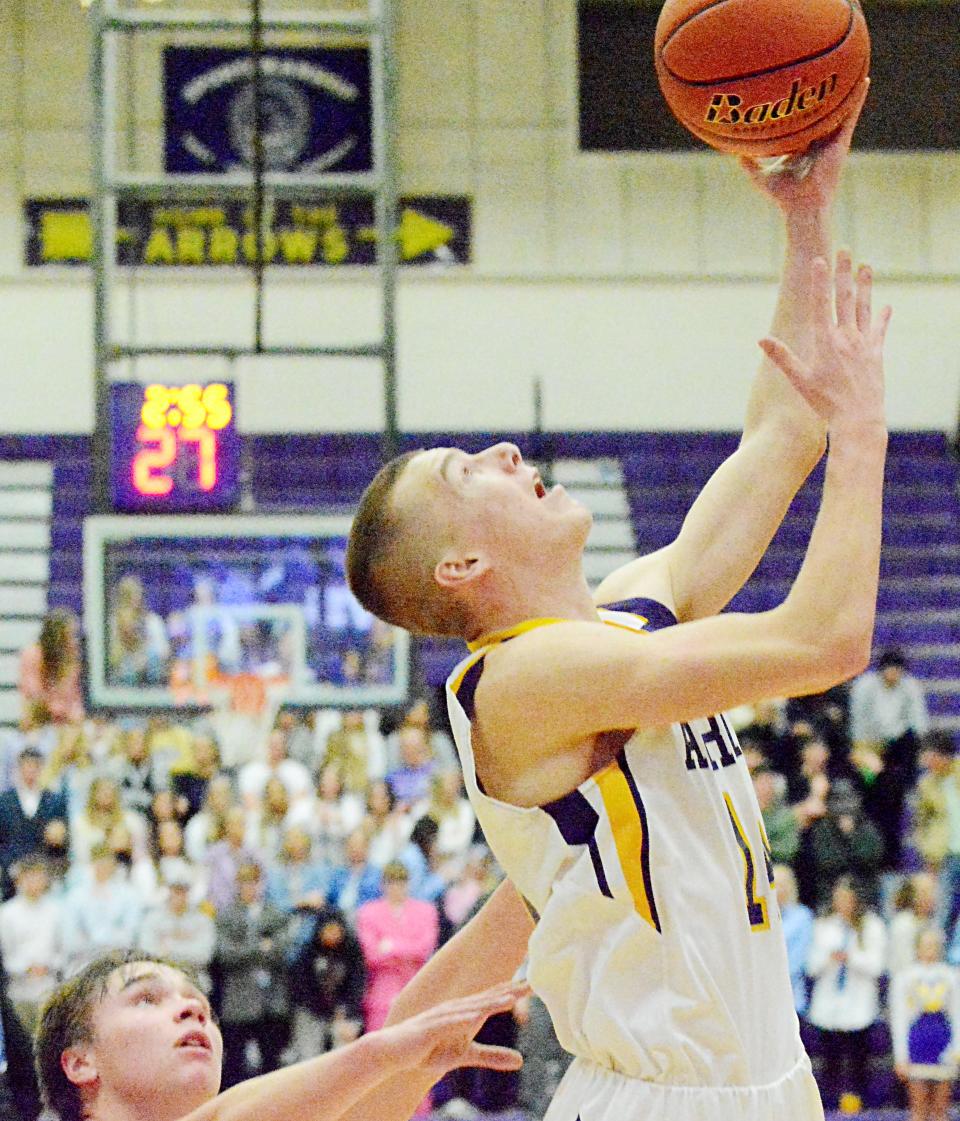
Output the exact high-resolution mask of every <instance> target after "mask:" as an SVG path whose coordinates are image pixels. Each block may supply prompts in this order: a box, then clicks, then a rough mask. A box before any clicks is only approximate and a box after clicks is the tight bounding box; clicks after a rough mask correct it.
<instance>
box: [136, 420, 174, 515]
mask: <svg viewBox="0 0 960 1121" xmlns="http://www.w3.org/2000/svg"><path fill="white" fill-rule="evenodd" d="M137 442H138V443H140V444H143V445H144V447H143V448H142V450H141V451H138V452H137V454H136V455H135V456H134V457H133V485H134V487H135V488H136V489H137V490H138V491H139V492H140V493H141V494H146V495H151V496H156V497H162V496H163V495H166V494H169V493H170V491H172V490H173V479H171V478H170V476H169V475H165V474H163V472H164V470H165V469H166V468H167V467H169V466H170V465H171V464H172V463H173V461H174V460H175V459H176V458H177V438H176V436H175V435H174V434H173V432H172V431H171V430H170V429H169V428H147V426H146V425H145V424H141V425H140V427H139V428H138V429H137Z"/></svg>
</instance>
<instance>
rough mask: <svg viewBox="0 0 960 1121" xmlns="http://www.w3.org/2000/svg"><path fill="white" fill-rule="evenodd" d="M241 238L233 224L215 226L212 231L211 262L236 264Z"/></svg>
mask: <svg viewBox="0 0 960 1121" xmlns="http://www.w3.org/2000/svg"><path fill="white" fill-rule="evenodd" d="M239 247H240V239H239V237H237V231H236V230H235V229H233V227H232V226H214V227H213V229H212V230H211V231H210V250H209V251H210V264H211V265H235V264H236V263H237V251H238V249H239Z"/></svg>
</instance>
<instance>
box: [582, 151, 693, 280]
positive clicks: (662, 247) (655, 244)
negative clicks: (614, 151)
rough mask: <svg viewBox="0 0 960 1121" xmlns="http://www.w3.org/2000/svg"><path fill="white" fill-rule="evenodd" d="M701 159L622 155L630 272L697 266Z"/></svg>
mask: <svg viewBox="0 0 960 1121" xmlns="http://www.w3.org/2000/svg"><path fill="white" fill-rule="evenodd" d="M592 158H595V159H600V158H602V157H599V156H598V157H592ZM707 158H709V157H707ZM702 159H703V157H693V158H684V157H679V156H664V155H645V156H642V157H639V158H638V159H636V160H629V161H627V160H624V161H623V199H624V239H623V240H624V251H625V255H626V263H627V270H628V272H630V273H631V274H633V275H635V276H636V275H641V276H642V275H643V274H648V275H649V274H658V273H659V274H661V275H663V274H669V273H686V274H687V275H690V274H691V273H695V272H696V271H697V268H698V263H699V250H698V240H697V238H696V236H695V233H696V229H697V226H698V221H699V206H700V197H701V191H700V176H699V174H698V171H697V168H698V165H699V163H700V162H702Z"/></svg>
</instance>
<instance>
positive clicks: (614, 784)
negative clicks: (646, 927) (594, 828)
mask: <svg viewBox="0 0 960 1121" xmlns="http://www.w3.org/2000/svg"><path fill="white" fill-rule="evenodd" d="M593 780H594V782H595V783H596V784H597V788H598V789H599V791H600V796H601V798H603V805H604V809H605V810H606V811H607V819H608V820H609V822H610V829H611V830H612V832H613V841H614V844H615V845H616V847H617V856H618V857H619V860H620V867H621V868H622V869H623V876H624V879H625V880H626V881H627V887H628V888H629V890H630V895H631V896H632V897H633V905H634V907H635V908H636V910H637V913H638V914H639V915H640V917H641V918H642V919H643V920H644V921H645V922H648V923H649V924H650V925H651V926H652V927H653V928H654V929H655V930H659V928H660V924H659V922H658V921H657V918H656V917H655V911H654V908H653V905H652V901H651V899H650V896H649V894H648V892H647V881H646V877H645V876H644V873H643V865H644V860H645V859H646V856H647V853H646V845H647V838H646V834H645V831H644V827H643V821H642V820H641V818H640V813H639V811H638V809H637V805H636V803H635V802H634V799H633V794H632V793H631V792H630V787H629V785H628V783H627V778H626V775H624V773H623V771H622V770H621V769H620V764H619V762H617V761H614V762H613V763H609V764H608V765H607V766H606V767H604V768H603V770H602V771H598V772H597V773H596V774H595V775H594V776H593Z"/></svg>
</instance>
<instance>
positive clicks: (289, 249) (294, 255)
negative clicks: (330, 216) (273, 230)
mask: <svg viewBox="0 0 960 1121" xmlns="http://www.w3.org/2000/svg"><path fill="white" fill-rule="evenodd" d="M280 251H281V253H282V254H283V259H284V260H285V261H286V262H287V264H288V265H306V264H309V263H310V262H311V261H312V260H313V255H314V253H316V251H317V231H316V230H304V229H296V228H294V229H292V230H281V231H280Z"/></svg>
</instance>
